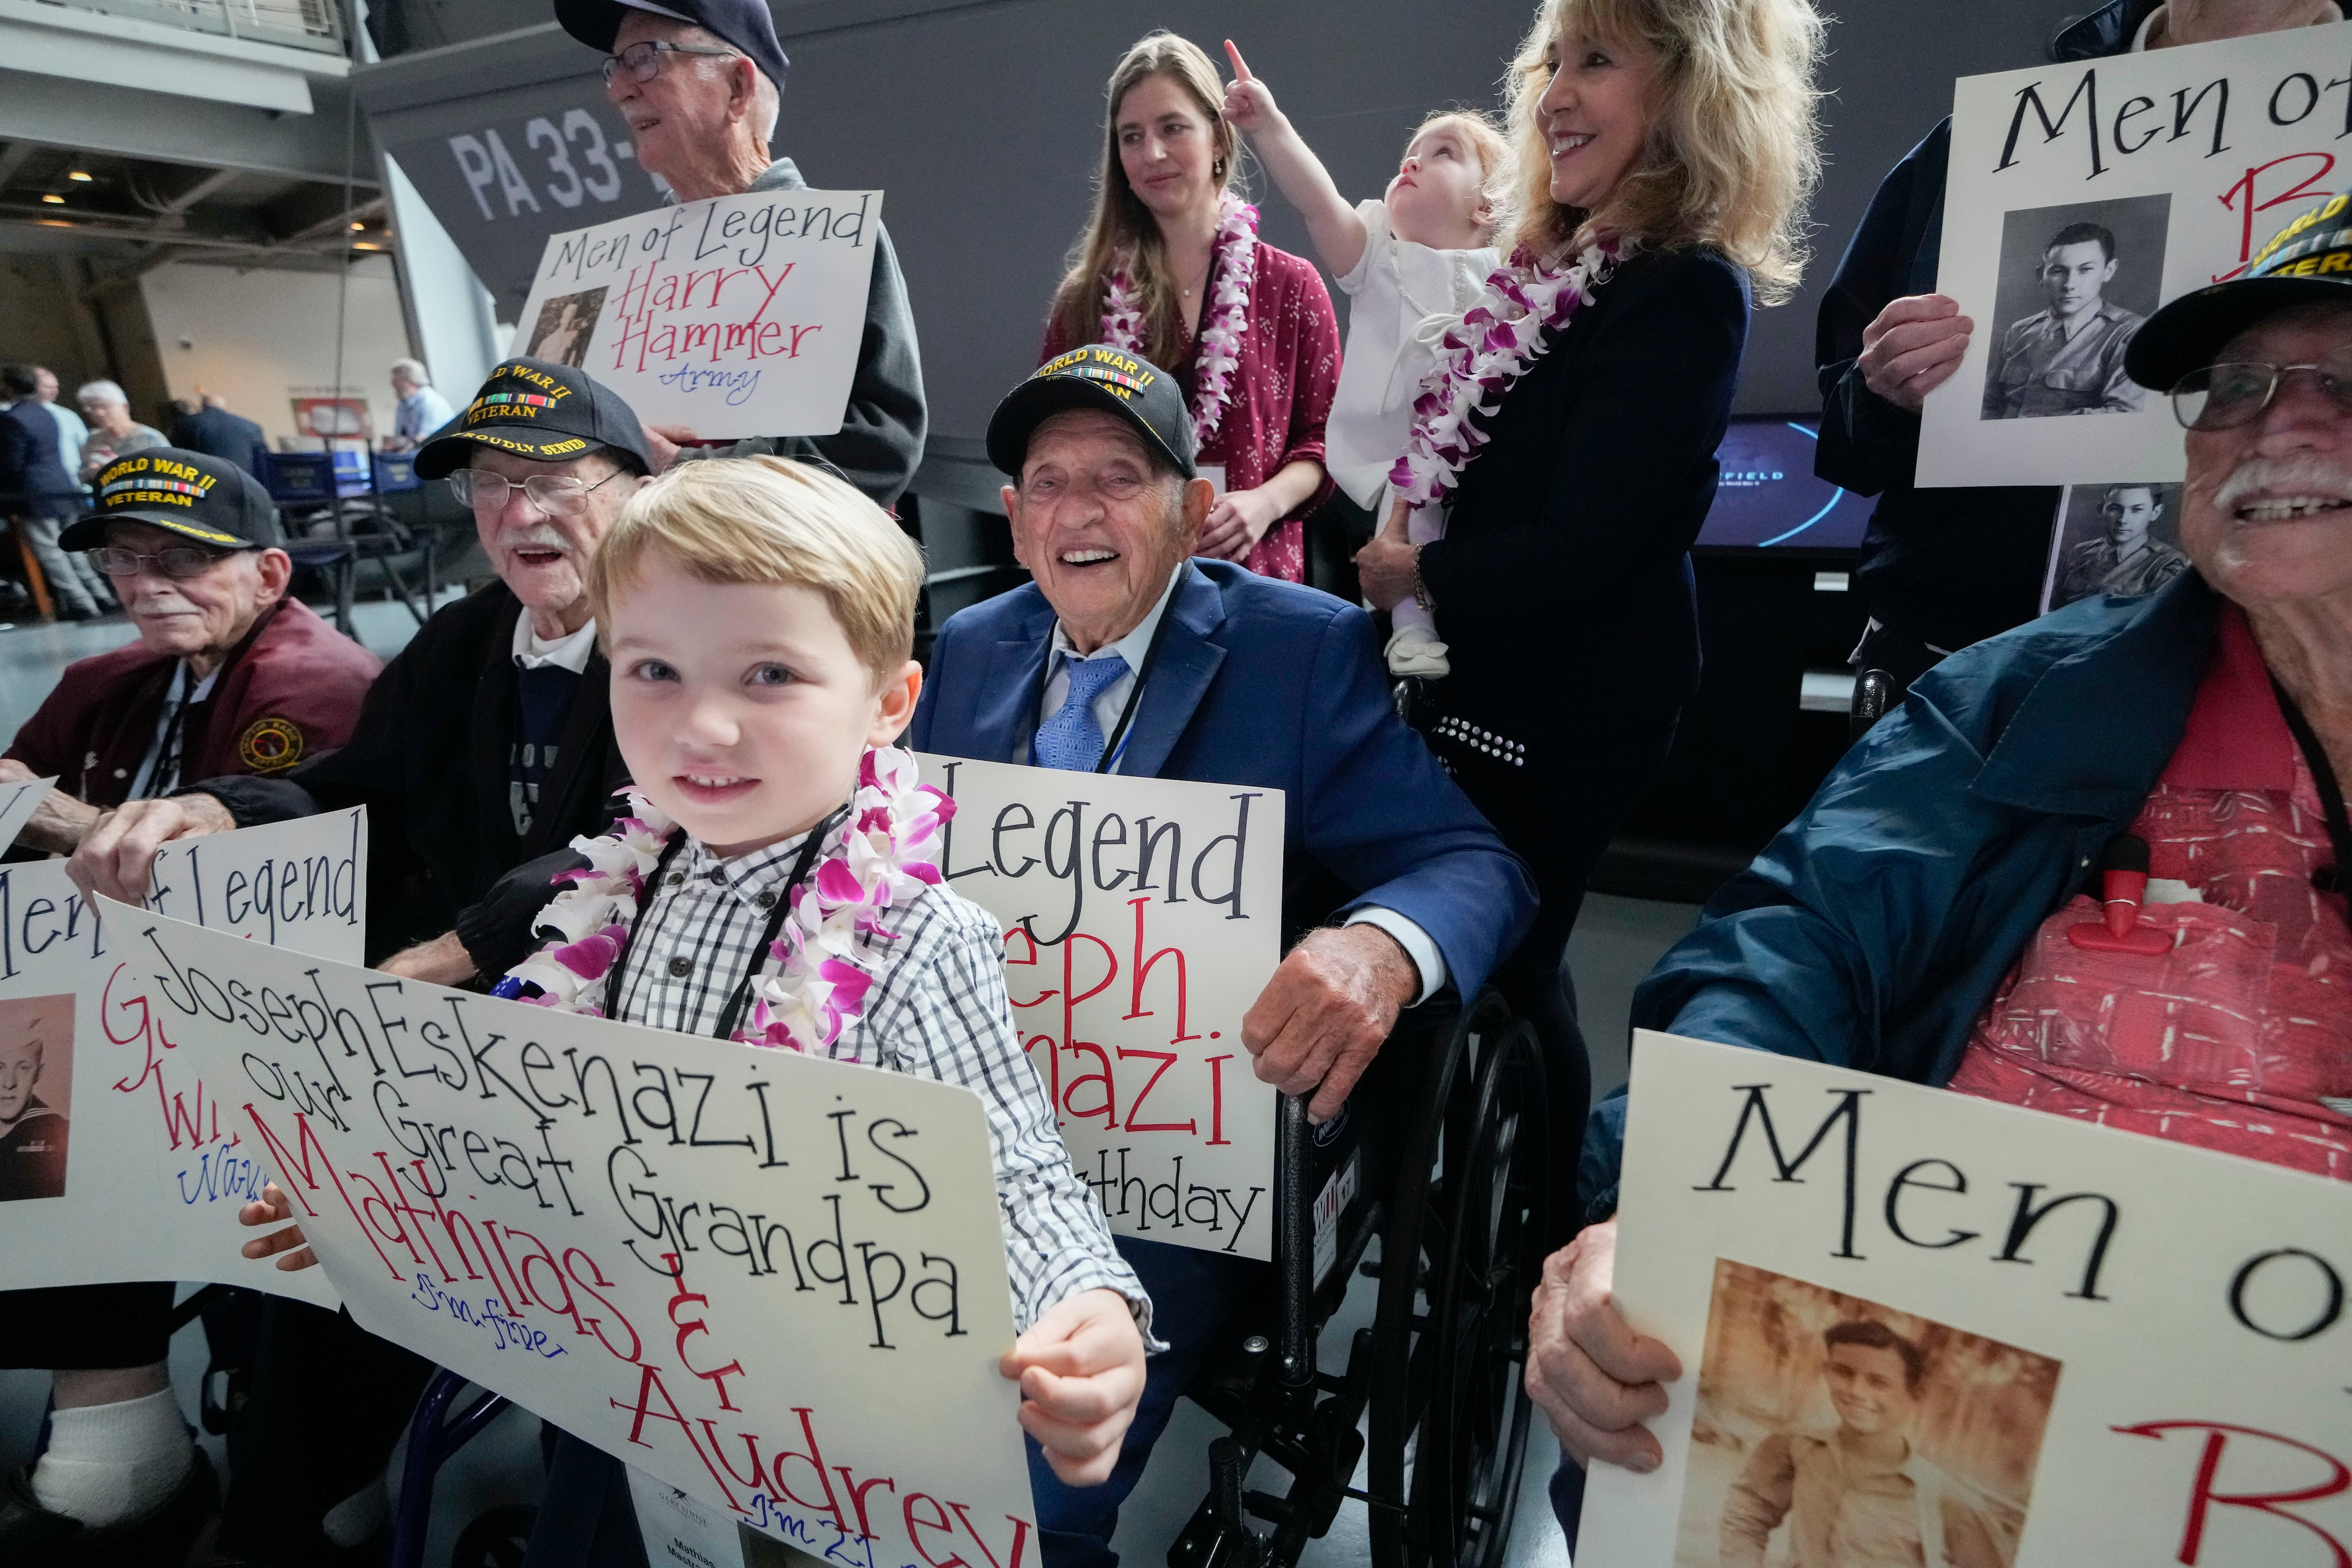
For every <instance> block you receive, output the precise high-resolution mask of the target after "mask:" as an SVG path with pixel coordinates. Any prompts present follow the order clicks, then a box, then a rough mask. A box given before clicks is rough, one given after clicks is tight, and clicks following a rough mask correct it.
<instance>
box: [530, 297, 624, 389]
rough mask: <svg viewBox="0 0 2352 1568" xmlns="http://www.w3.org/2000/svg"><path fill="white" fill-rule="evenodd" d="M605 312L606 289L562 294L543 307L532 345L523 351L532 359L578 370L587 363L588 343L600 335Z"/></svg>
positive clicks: (533, 333) (534, 330) (536, 322)
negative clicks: (600, 325)
mask: <svg viewBox="0 0 2352 1568" xmlns="http://www.w3.org/2000/svg"><path fill="white" fill-rule="evenodd" d="M603 315H604V289H585V290H583V292H581V293H578V294H558V295H557V296H556V297H555V298H554V299H552V300H548V301H547V302H546V303H545V304H543V305H541V307H540V308H539V320H538V321H535V322H533V323H532V324H531V329H530V343H529V345H528V346H526V347H525V348H524V349H523V351H522V352H523V353H524V354H525V355H527V356H528V357H530V358H531V359H543V360H551V361H552V362H554V363H557V364H568V365H570V366H571V367H572V369H574V370H577V369H579V368H580V367H581V366H582V365H583V364H584V363H587V360H588V340H589V339H591V338H593V337H594V336H595V335H596V321H597V319H598V318H599V317H601V316H603Z"/></svg>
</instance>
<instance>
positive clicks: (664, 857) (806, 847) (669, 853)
mask: <svg viewBox="0 0 2352 1568" xmlns="http://www.w3.org/2000/svg"><path fill="white" fill-rule="evenodd" d="M848 815H849V808H848V807H847V806H843V807H842V808H841V809H840V810H838V811H836V812H835V813H834V814H833V815H832V816H828V817H826V818H825V819H824V821H823V822H820V823H818V824H817V825H816V826H815V827H814V828H813V829H811V830H810V832H809V836H808V842H807V843H805V844H803V845H802V846H801V853H800V858H798V859H796V860H794V861H793V874H792V876H791V877H790V878H789V879H786V881H785V883H784V887H783V890H782V892H780V893H778V894H777V895H776V902H775V906H774V907H773V908H772V909H771V910H769V911H768V923H767V925H766V926H765V928H763V929H762V930H761V933H760V941H759V944H758V945H757V946H756V947H754V948H752V949H751V968H750V969H748V970H746V971H745V972H744V974H743V978H742V979H740V980H739V981H737V982H736V983H735V990H734V992H733V994H730V996H729V997H728V998H727V1006H726V1009H725V1011H723V1012H721V1013H720V1014H719V1027H718V1029H717V1030H716V1031H715V1033H716V1035H717V1037H718V1038H719V1039H722V1040H725V1039H731V1038H733V1037H734V1035H735V1026H736V1025H737V1024H738V1023H740V1022H741V1020H742V1017H743V1012H744V1009H745V1008H746V1007H747V1006H749V1005H750V1004H751V982H752V981H754V980H755V979H757V978H758V977H759V973H760V971H761V969H763V968H765V967H766V966H767V963H768V950H769V949H770V948H772V947H773V946H774V945H775V943H776V936H777V934H778V933H779V932H781V931H782V930H783V929H784V917H785V916H786V915H788V914H790V913H792V909H793V889H795V888H798V887H799V886H800V885H801V884H802V883H803V882H804V881H806V880H808V875H809V872H810V870H811V869H812V868H814V867H815V865H816V858H817V852H818V851H819V850H821V849H823V848H824V841H825V840H826V839H827V838H828V837H831V836H832V834H833V830H834V829H835V827H837V826H840V824H841V821H842V819H843V818H844V817H845V816H848ZM685 845H686V835H685V834H684V833H677V834H673V835H671V837H670V841H669V842H668V843H667V844H666V845H664V846H663V847H662V852H661V858H660V859H659V860H656V862H654V870H653V875H652V876H650V877H648V878H647V879H646V886H645V890H644V891H643V892H641V893H640V894H639V895H638V896H637V910H636V913H635V914H634V915H632V916H630V917H629V940H628V942H626V943H625V944H624V945H623V947H622V949H621V955H620V956H619V957H618V958H616V959H614V961H613V973H612V974H611V975H610V976H608V977H607V978H606V980H605V982H604V1016H606V1017H608V1018H615V1017H618V1016H620V1014H619V1012H618V1011H617V1009H618V1007H619V1005H620V1001H621V997H622V995H623V992H622V988H621V981H622V976H623V975H624V974H625V973H626V972H627V969H628V963H629V954H630V952H633V951H634V950H635V947H636V945H637V927H638V925H639V924H640V923H641V922H642V921H644V920H645V918H646V909H647V908H649V907H650V906H651V905H652V903H653V901H654V899H655V897H656V889H659V888H660V886H661V884H662V879H663V878H664V877H665V876H666V875H667V873H668V871H669V866H670V862H671V861H672V860H675V859H676V858H677V852H678V851H679V850H680V849H681V848H683V847H685Z"/></svg>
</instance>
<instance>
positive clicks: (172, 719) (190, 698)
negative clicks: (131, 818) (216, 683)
mask: <svg viewBox="0 0 2352 1568" xmlns="http://www.w3.org/2000/svg"><path fill="white" fill-rule="evenodd" d="M172 685H173V689H175V690H177V691H178V692H179V693H180V700H178V701H177V702H174V703H173V704H172V711H171V714H170V716H169V717H168V718H166V719H165V720H164V721H163V735H162V736H161V737H160V738H159V739H158V740H157V741H156V742H155V761H154V764H153V765H152V766H151V767H150V768H149V769H148V770H147V776H146V778H145V779H144V780H143V781H142V782H141V784H140V786H139V787H138V788H137V789H136V790H134V791H133V792H132V793H133V794H134V795H137V796H138V797H140V798H142V799H145V798H147V797H150V796H153V795H168V794H170V793H171V792H172V791H173V790H175V789H177V788H179V787H180V743H181V732H180V731H181V728H182V726H183V725H184V723H185V722H186V721H187V717H188V705H189V704H190V703H192V702H194V700H195V680H194V678H193V677H191V676H190V675H189V674H188V671H187V667H186V666H185V665H183V666H181V668H180V672H179V674H178V676H177V677H176V678H175V679H173V682H172Z"/></svg>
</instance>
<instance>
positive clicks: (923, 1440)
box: [103, 903, 1038, 1568]
mask: <svg viewBox="0 0 2352 1568" xmlns="http://www.w3.org/2000/svg"><path fill="white" fill-rule="evenodd" d="M103 909H104V911H105V915H106V923H107V929H108V930H109V931H110V932H119V933H121V934H120V936H119V937H118V938H117V941H118V942H119V945H120V946H121V948H122V949H123V950H124V952H126V954H127V955H128V957H129V963H128V969H127V975H128V978H129V979H130V980H131V982H132V983H134V984H137V985H138V986H140V987H141V988H142V990H143V991H144V992H145V993H146V994H148V995H149V996H151V997H152V1002H151V1004H150V1006H151V1009H152V1016H153V1017H154V1018H155V1019H156V1021H157V1022H159V1023H160V1024H161V1025H162V1026H163V1027H164V1028H166V1029H167V1030H168V1031H169V1032H170V1033H171V1035H172V1037H173V1039H174V1040H175V1041H177V1042H178V1047H179V1050H180V1051H181V1053H182V1055H183V1056H184V1057H188V1058H194V1063H195V1064H196V1067H197V1068H198V1070H200V1071H201V1072H203V1073H204V1075H205V1077H206V1078H207V1079H210V1080H212V1081H214V1082H215V1083H216V1084H218V1085H219V1086H220V1092H221V1093H222V1095H223V1096H224V1097H225V1098H226V1099H228V1100H231V1101H232V1102H233V1103H234V1104H235V1105H236V1116H237V1119H238V1120H239V1121H242V1122H244V1123H245V1124H246V1125H247V1129H248V1131H249V1134H250V1135H251V1136H252V1137H253V1138H254V1139H255V1140H256V1142H257V1144H258V1145H259V1146H260V1147H262V1148H265V1149H267V1150H268V1152H269V1155H270V1158H271V1159H272V1160H273V1161H274V1162H275V1169H276V1171H277V1173H278V1176H277V1179H278V1183H279V1184H280V1185H281V1186H282V1187H284V1189H285V1190H286V1192H287V1194H289V1203H290V1205H291V1206H292V1209H293V1212H294V1215H295V1217H296V1218H297V1219H298V1220H299V1223H300V1224H301V1226H302V1228H303V1233H304V1235H305V1236H306V1237H308V1238H309V1239H310V1242H311V1245H312V1247H313V1248H314V1250H316V1252H317V1253H318V1255H319V1258H320V1262H321V1263H322V1264H323V1265H324V1266H325V1269H324V1271H325V1273H326V1274H327V1275H328V1276H330V1277H331V1279H333V1281H334V1284H335V1287H336V1289H338V1290H339V1291H340V1292H341V1297H342V1301H343V1304H344V1305H345V1306H346V1307H347V1308H349V1309H350V1310H351V1313H352V1317H353V1318H355V1319H357V1320H358V1321H359V1322H360V1324H361V1325H362V1327H364V1328H365V1329H367V1330H368V1331H370V1332H372V1333H374V1334H378V1335H381V1336H383V1338H385V1339H388V1340H391V1341H393V1342H395V1343H398V1344H402V1345H404V1346H406V1347H407V1348H409V1349H410V1350H413V1351H415V1352H416V1353H418V1354H419V1355H422V1356H425V1357H426V1358H428V1359H430V1360H432V1361H435V1362H437V1363H440V1364H441V1365H443V1366H446V1367H449V1368H451V1369H452V1370H454V1371H457V1372H458V1373H463V1374H464V1375H465V1376H466V1377H467V1378H469V1379H471V1380H472V1381H474V1382H476V1383H479V1384H483V1385H484V1386H485V1387H488V1388H491V1389H495V1390H496V1391H498V1392H499V1393H500V1394H505V1395H507V1396H508V1397H509V1398H511V1399H513V1400H515V1401H516V1402H517V1403H519V1404H520V1405H523V1406H525V1407H526V1408H528V1409H530V1410H531V1411H532V1412H534V1413H535V1414H537V1415H542V1416H544V1417H546V1418H547V1419H548V1420H550V1421H552V1422H554V1423H555V1424H556V1425H557V1426H561V1427H562V1428H563V1429H564V1430H565V1431H567V1432H571V1433H572V1434H574V1435H576V1436H579V1437H581V1438H583V1439H584V1440H586V1441H588V1442H591V1443H594V1444H596V1445H597V1446H598V1447H602V1448H604V1449H605V1450H606V1451H608V1452H610V1453H613V1454H614V1455H617V1456H619V1457H620V1458H623V1459H625V1460H627V1461H628V1463H629V1464H630V1465H632V1466H634V1467H635V1468H637V1469H639V1470H642V1471H645V1472H646V1473H647V1474H650V1475H652V1476H655V1477H657V1478H659V1479H662V1480H665V1481H667V1482H669V1483H670V1484H671V1485H673V1486H676V1487H677V1488H680V1489H683V1490H685V1491H686V1492H688V1494H690V1495H691V1496H692V1497H694V1498H696V1499H698V1500H701V1501H703V1502H705V1503H707V1504H709V1505H711V1506H713V1507H717V1508H722V1509H725V1510H728V1512H729V1513H730V1515H732V1516H733V1517H734V1518H736V1519H740V1520H741V1521H744V1522H746V1523H748V1524H750V1525H751V1526H752V1527H753V1528H754V1529H756V1530H760V1531H765V1532H767V1533H768V1534H770V1535H772V1536H775V1537H778V1538H779V1539H782V1540H783V1541H786V1542H793V1543H794V1544H796V1545H798V1546H799V1547H801V1548H803V1550H805V1551H806V1552H810V1553H812V1554H814V1555H819V1556H824V1557H827V1558H830V1559H832V1560H834V1561H835V1562H839V1563H854V1564H857V1565H858V1568H885V1565H889V1564H899V1563H908V1564H911V1563H941V1564H944V1563H950V1562H954V1561H958V1560H961V1561H962V1562H965V1563H997V1564H1000V1565H1001V1568H1014V1565H1016V1564H1024V1563H1029V1564H1034V1563H1035V1562H1036V1561H1037V1550H1038V1549H1037V1543H1036V1541H1035V1539H1034V1536H1035V1530H1036V1525H1035V1522H1034V1520H1033V1518H1032V1517H1031V1508H1030V1500H1029V1479H1028V1468H1027V1463H1026V1460H1025V1459H1024V1456H1023V1451H1022V1436H1021V1427H1020V1424H1019V1421H1018V1419H1017V1417H1016V1415H1015V1411H1016V1409H1017V1408H1018V1406H1019V1405H1020V1398H1021V1395H1020V1390H1019V1388H1018V1387H1017V1386H1016V1385H1015V1384H1013V1383H1010V1382H1008V1381H1006V1380H1005V1379H1004V1378H1003V1377H1002V1376H1000V1375H999V1374H998V1372H997V1362H998V1358H1000V1357H1001V1356H1003V1354H1004V1353H1005V1352H1007V1351H1008V1350H1010V1349H1011V1348H1012V1346H1013V1307H1012V1289H1011V1286H1010V1284H1009V1283H1008V1281H1007V1279H1006V1270H1005V1263H1004V1243H1003V1229H1002V1226H1001V1224H1000V1221H999V1216H998V1205H997V1198H996V1183H995V1178H994V1173H993V1165H992V1160H991V1156H990V1152H989V1139H988V1125H987V1121H986V1119H985V1116H984V1114H983V1112H982V1109H981V1104H980V1100H979V1097H978V1096H977V1095H975V1094H973V1093H972V1092H971V1090H970V1089H963V1088H960V1087H957V1086H954V1085H950V1084H943V1083H939V1082H935V1081H933V1080H931V1079H921V1078H913V1077H908V1076H905V1075H902V1074H898V1073H893V1072H885V1071H880V1070H877V1068H870V1067H861V1066H858V1065H856V1064H855V1063H846V1062H834V1061H827V1060H823V1059H820V1058H812V1057H805V1056H803V1055H801V1054H799V1053H798V1052H795V1051H773V1050H762V1049H760V1048H758V1047H751V1046H743V1045H738V1044H735V1043H733V1042H731V1041H723V1040H708V1039H698V1038H694V1037H688V1036H684V1035H672V1034H666V1033H663V1032H660V1031H658V1030H653V1029H646V1028H642V1027H639V1026H635V1025H626V1024H615V1023H612V1022H609V1021H607V1020H605V1019H602V1018H589V1017H583V1016H578V1015H574V1014H568V1013H559V1012H555V1011H553V1010H551V1009H549V1008H545V1007H534V1006H531V1005H529V1004H526V1003H520V1002H508V1001H502V1000H499V998H497V997H489V996H480V995H472V994H467V993H464V992H460V991H452V990H447V989H445V988H443V987H441V986H437V985H427V984H420V983H418V982H415V981H404V980H398V979H394V978H393V977H392V976H389V975H386V974H383V973H380V972H378V971H375V970H369V969H360V968H356V967H353V966H352V965H349V964H341V963H320V962H319V961H318V960H315V959H310V958H305V957H302V956H300V955H299V954H297V953H294V952H288V951H287V950H286V949H284V948H278V947H267V946H264V945H262V944H261V943H259V942H238V941H236V940H235V939H233V938H231V937H228V936H226V935H224V934H222V933H218V932H215V931H204V930H199V929H197V928H196V927H194V926H192V925H186V924H182V923H180V922H177V921H170V920H165V919H163V918H161V917H158V916H155V915H144V914H142V913H140V912H139V911H137V910H129V909H126V908H124V907H123V906H121V905H120V904H113V903H108V904H105V905H104V906H103ZM273 997H286V998H307V999H308V1005H310V1006H314V1007H316V1008H319V1009H321V1010H323V1012H324V1014H325V1016H326V1019H327V1023H326V1026H325V1028H324V1029H323V1031H321V1032H320V1034H319V1035H317V1036H315V1037H314V1035H313V1034H312V1033H311V1032H310V1030H308V1029H307V1028H304V1027H299V1026H288V1025H286V1024H285V1023H283V1022H281V1021H279V1020H278V1012H277V1011H276V1010H274V1009H273V1007H272V1004H271V998H273ZM246 1268H247V1269H248V1270H249V1271H250V1272H249V1277H248V1278H247V1279H243V1280H241V1281H239V1282H241V1283H248V1284H260V1283H261V1282H262V1281H263V1279H264V1278H265V1277H266V1276H268V1275H270V1274H272V1273H274V1272H276V1271H275V1270H274V1269H272V1268H270V1267H269V1266H268V1265H267V1264H259V1263H256V1264H248V1265H246ZM309 1272H316V1271H309Z"/></svg>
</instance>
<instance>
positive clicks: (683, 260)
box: [511, 190, 882, 439]
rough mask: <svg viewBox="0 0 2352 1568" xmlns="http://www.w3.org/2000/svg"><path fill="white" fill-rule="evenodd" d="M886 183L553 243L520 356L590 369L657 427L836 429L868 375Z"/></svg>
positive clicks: (746, 202)
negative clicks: (864, 345)
mask: <svg viewBox="0 0 2352 1568" xmlns="http://www.w3.org/2000/svg"><path fill="white" fill-rule="evenodd" d="M881 225H882V193H881V192H879V191H809V190H779V191H755V192H752V193H751V194H750V195H740V196H715V197H712V198H711V199H709V200H708V201H699V202H688V203H686V204H684V205H679V206H672V207H656V208H655V209H654V210H653V211H652V212H649V213H640V214H638V215H637V216H635V217H629V218H619V219H615V220H614V221H613V222H611V223H604V224H598V225H597V226H595V227H593V228H582V229H574V230H572V232H571V233H569V234H559V235H556V236H553V237H551V238H550V239H549V240H548V242H547V250H546V252H545V254H544V255H542V256H541V258H540V263H539V271H538V273H537V275H536V276H535V277H534V278H533V279H532V280H531V286H530V300H529V301H528V302H527V303H526V304H525V305H524V306H523V310H522V317H521V325H520V328H519V329H518V330H517V331H516V333H515V341H514V347H513V349H512V351H511V352H512V353H517V354H524V355H528V356H530V357H531V358H533V359H542V360H552V361H553V362H555V363H558V364H568V365H571V366H573V367H574V368H576V369H579V370H584V371H586V372H587V373H588V374H590V375H592V376H593V377H595V378H596V379H597V380H598V381H600V382H602V383H603V384H604V385H606V386H609V387H611V388H612V389H613V390H614V392H616V393H618V394H619V395H621V397H622V399H623V400H624V401H625V402H626V403H627V404H628V405H629V406H630V407H631V408H632V409H634V410H635V411H636V415H637V417H638V418H639V419H640V420H642V421H643V422H644V423H646V424H647V425H683V426H688V428H690V429H692V430H693V431H694V432H695V433H696V434H697V435H698V436H703V437H712V438H719V439H732V438H736V437H746V436H829V435H831V434H832V433H833V432H835V431H836V430H838V429H840V428H841V421H842V417H843V414H844V411H845V409H846V408H847V407H848V404H849V384H850V382H851V380H852V378H853V377H855V376H856V372H857V348H858V343H859V342H860V340H861V338H862V335H863V333H864V331H865V321H866V289H867V288H868V286H869V285H870V284H871V282H872V280H873V276H874V245H875V237H876V236H877V233H879V231H880V228H881Z"/></svg>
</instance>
